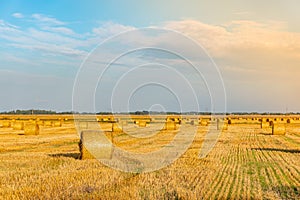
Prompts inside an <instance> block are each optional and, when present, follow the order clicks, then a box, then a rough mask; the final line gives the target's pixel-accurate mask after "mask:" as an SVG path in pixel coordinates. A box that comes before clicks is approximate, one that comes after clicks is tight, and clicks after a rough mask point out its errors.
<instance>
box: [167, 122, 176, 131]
mask: <svg viewBox="0 0 300 200" xmlns="http://www.w3.org/2000/svg"><path fill="white" fill-rule="evenodd" d="M177 129H178V126H177V124H176V123H175V122H166V123H165V126H164V130H177Z"/></svg>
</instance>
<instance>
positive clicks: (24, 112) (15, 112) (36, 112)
mask: <svg viewBox="0 0 300 200" xmlns="http://www.w3.org/2000/svg"><path fill="white" fill-rule="evenodd" d="M0 114H9V115H32V114H33V115H55V114H62V115H68V114H86V115H90V114H97V115H112V114H121V115H212V114H214V115H300V112H289V113H279V112H274V113H272V112H262V113H259V112H232V113H211V112H193V111H190V112H159V111H145V110H143V111H135V112H119V113H112V112H97V113H91V112H82V113H80V112H74V111H64V112H56V111H52V110H36V109H30V110H13V111H5V112H0Z"/></svg>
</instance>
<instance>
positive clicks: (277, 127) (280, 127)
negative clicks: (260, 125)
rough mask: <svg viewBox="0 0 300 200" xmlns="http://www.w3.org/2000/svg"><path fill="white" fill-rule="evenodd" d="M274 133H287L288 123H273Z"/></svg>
mask: <svg viewBox="0 0 300 200" xmlns="http://www.w3.org/2000/svg"><path fill="white" fill-rule="evenodd" d="M272 134H273V135H285V134H286V125H285V124H284V123H273V126H272Z"/></svg>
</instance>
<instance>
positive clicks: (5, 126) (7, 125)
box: [0, 120, 11, 128]
mask: <svg viewBox="0 0 300 200" xmlns="http://www.w3.org/2000/svg"><path fill="white" fill-rule="evenodd" d="M0 124H1V127H2V128H10V127H11V122H10V121H7V120H4V121H1V122H0Z"/></svg>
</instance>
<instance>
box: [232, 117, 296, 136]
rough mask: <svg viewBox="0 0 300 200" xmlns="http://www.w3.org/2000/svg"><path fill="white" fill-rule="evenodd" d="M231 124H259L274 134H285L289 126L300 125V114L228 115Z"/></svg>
mask: <svg viewBox="0 0 300 200" xmlns="http://www.w3.org/2000/svg"><path fill="white" fill-rule="evenodd" d="M227 121H228V124H229V125H239V124H259V125H260V128H261V129H268V130H271V131H270V132H271V134H272V135H285V134H286V127H287V126H294V125H297V124H298V125H300V117H299V116H256V117H254V116H252V117H240V116H239V117H237V116H235V117H228V118H227Z"/></svg>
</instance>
